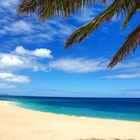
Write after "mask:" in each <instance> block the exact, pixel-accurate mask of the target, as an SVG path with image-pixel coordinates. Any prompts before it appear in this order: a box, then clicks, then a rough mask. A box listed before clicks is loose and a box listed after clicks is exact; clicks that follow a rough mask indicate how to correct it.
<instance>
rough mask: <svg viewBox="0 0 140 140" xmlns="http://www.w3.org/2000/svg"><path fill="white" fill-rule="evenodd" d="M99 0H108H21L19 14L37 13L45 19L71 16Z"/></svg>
mask: <svg viewBox="0 0 140 140" xmlns="http://www.w3.org/2000/svg"><path fill="white" fill-rule="evenodd" d="M97 1H101V2H103V3H105V2H106V1H107V0H21V2H20V4H19V8H18V10H17V15H24V14H25V15H28V14H29V15H32V14H36V15H37V16H38V17H39V18H40V20H43V21H44V20H46V19H47V18H48V17H50V16H54V15H61V16H69V15H71V14H74V13H75V12H76V11H77V10H80V9H82V8H84V7H85V6H87V5H89V4H93V3H95V2H97Z"/></svg>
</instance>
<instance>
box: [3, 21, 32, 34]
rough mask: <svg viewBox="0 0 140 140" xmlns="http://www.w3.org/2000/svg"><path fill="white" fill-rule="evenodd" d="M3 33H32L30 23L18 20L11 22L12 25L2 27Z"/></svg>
mask: <svg viewBox="0 0 140 140" xmlns="http://www.w3.org/2000/svg"><path fill="white" fill-rule="evenodd" d="M2 31H3V33H5V34H6V33H9V32H10V33H12V34H13V33H18V34H19V33H26V34H27V33H29V32H32V31H33V30H32V25H31V24H30V23H27V22H26V21H23V20H19V21H17V22H13V23H12V24H9V25H7V26H4V27H3V29H1V32H2Z"/></svg>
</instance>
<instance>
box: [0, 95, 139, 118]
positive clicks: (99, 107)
mask: <svg viewBox="0 0 140 140" xmlns="http://www.w3.org/2000/svg"><path fill="white" fill-rule="evenodd" d="M0 100H6V101H14V102H16V104H17V105H18V106H21V107H24V108H28V109H33V110H38V111H43V112H53V113H58V114H67V115H76V116H86V117H97V118H106V119H119V120H131V121H140V98H60V97H59V98H56V97H55V98H54V97H17V96H0Z"/></svg>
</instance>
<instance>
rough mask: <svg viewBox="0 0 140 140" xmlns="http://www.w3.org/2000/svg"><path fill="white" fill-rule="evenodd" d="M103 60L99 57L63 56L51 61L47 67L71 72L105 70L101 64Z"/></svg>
mask: <svg viewBox="0 0 140 140" xmlns="http://www.w3.org/2000/svg"><path fill="white" fill-rule="evenodd" d="M103 62H104V60H100V59H96V60H93V59H91V60H90V59H89V60H88V59H87V60H86V59H83V58H66V59H65V58H64V59H58V60H55V61H52V62H50V63H49V67H50V68H52V69H56V70H62V71H65V72H72V73H87V72H95V71H99V70H105V66H104V64H103Z"/></svg>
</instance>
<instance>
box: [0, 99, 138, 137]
mask: <svg viewBox="0 0 140 140" xmlns="http://www.w3.org/2000/svg"><path fill="white" fill-rule="evenodd" d="M92 138H96V139H105V140H113V138H118V139H134V140H140V122H129V121H118V120H109V119H96V118H86V117H74V116H66V115H58V114H53V113H45V112H39V111H32V110H28V109H24V108H20V107H17V106H15V105H14V103H12V102H7V101H0V140H85V139H89V140H90V139H92Z"/></svg>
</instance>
